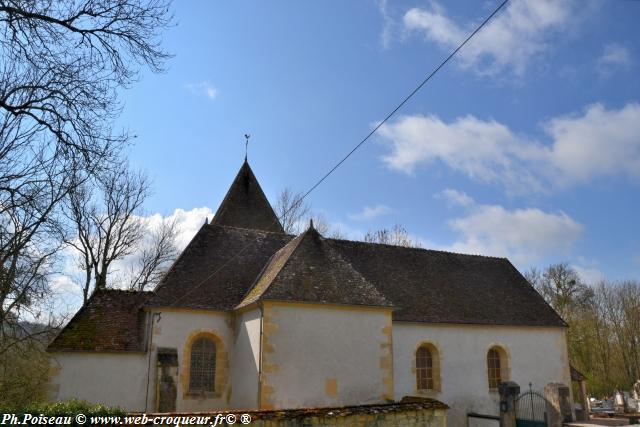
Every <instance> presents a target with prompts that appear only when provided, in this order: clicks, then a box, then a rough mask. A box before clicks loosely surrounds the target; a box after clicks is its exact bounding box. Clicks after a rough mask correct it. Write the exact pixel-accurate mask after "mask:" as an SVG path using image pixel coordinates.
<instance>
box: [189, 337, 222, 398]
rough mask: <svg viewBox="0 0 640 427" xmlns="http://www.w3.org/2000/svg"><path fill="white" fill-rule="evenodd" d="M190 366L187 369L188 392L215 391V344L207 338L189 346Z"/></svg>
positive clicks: (202, 338)
mask: <svg viewBox="0 0 640 427" xmlns="http://www.w3.org/2000/svg"><path fill="white" fill-rule="evenodd" d="M190 362H191V365H190V369H189V392H191V393H203V392H213V391H215V383H216V343H215V342H214V341H213V339H211V338H208V337H201V338H198V339H196V340H195V341H194V342H193V344H191V361H190Z"/></svg>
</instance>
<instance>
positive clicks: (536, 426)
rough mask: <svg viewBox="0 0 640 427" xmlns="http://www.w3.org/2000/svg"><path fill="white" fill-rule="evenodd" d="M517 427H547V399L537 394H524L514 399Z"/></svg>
mask: <svg viewBox="0 0 640 427" xmlns="http://www.w3.org/2000/svg"><path fill="white" fill-rule="evenodd" d="M516 426H517V427H547V399H545V398H544V396H543V395H542V394H540V393H538V392H535V391H533V390H531V384H529V391H527V392H524V393H522V394H520V396H518V398H517V399H516Z"/></svg>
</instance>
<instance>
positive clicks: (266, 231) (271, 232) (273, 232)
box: [206, 222, 295, 236]
mask: <svg viewBox="0 0 640 427" xmlns="http://www.w3.org/2000/svg"><path fill="white" fill-rule="evenodd" d="M206 226H207V227H222V228H231V229H235V230H247V231H251V232H252V233H262V234H277V235H278V236H282V235H285V236H295V234H289V233H283V232H280V231H269V230H262V229H258V228H246V227H237V226H235V225H223V224H214V223H213V222H210V223H209V224H207V225H206Z"/></svg>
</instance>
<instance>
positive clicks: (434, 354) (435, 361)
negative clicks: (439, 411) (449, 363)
mask: <svg viewBox="0 0 640 427" xmlns="http://www.w3.org/2000/svg"><path fill="white" fill-rule="evenodd" d="M421 347H426V348H427V349H428V350H429V351H430V352H431V359H432V372H433V389H428V390H425V389H419V388H418V369H417V366H416V361H417V360H416V359H417V357H416V356H417V354H418V349H420V348H421ZM441 362H442V354H441V352H440V350H439V349H438V345H437V344H436V343H435V342H433V341H421V342H419V343H418V345H416V347H415V349H414V350H413V357H412V361H411V365H412V366H411V373H412V374H413V377H414V386H415V393H416V394H418V395H421V396H432V395H436V394H438V393H440V392H441V391H442V381H441V375H440V366H441V364H442V363H441Z"/></svg>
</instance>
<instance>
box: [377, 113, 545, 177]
mask: <svg viewBox="0 0 640 427" xmlns="http://www.w3.org/2000/svg"><path fill="white" fill-rule="evenodd" d="M379 132H380V135H381V136H382V137H383V138H384V139H386V140H387V141H388V142H389V144H390V146H391V152H390V153H389V154H387V155H385V156H384V157H383V160H384V161H385V163H386V164H387V166H389V167H390V168H392V169H395V170H399V171H402V172H405V173H409V174H410V173H412V172H413V171H414V170H415V168H416V167H417V166H418V165H420V164H428V163H431V162H434V161H441V162H443V163H445V164H446V165H447V166H449V167H450V168H452V169H453V170H456V171H458V172H461V173H463V174H465V175H467V176H468V177H470V178H472V179H475V180H478V181H483V182H502V183H508V185H509V186H510V187H513V188H515V187H523V188H527V189H528V188H532V187H534V188H538V187H540V183H539V182H538V181H537V180H536V179H535V178H534V177H533V176H532V174H531V173H529V172H527V169H526V167H524V164H525V163H526V162H528V161H529V160H533V159H535V158H536V157H537V156H539V155H540V149H539V147H538V146H537V144H530V143H529V141H526V140H524V139H523V138H521V137H519V136H517V135H515V134H514V133H512V132H511V130H510V129H509V128H508V127H507V126H505V125H503V124H501V123H498V122H496V121H494V120H487V121H484V120H481V119H478V118H476V117H474V116H471V115H469V116H465V117H461V118H458V119H456V120H455V121H453V122H451V123H445V122H444V121H442V120H440V119H439V118H438V117H436V116H422V115H414V116H402V117H400V118H399V119H397V120H396V121H395V122H392V123H387V124H385V125H383V126H382V127H381V128H380V131H379Z"/></svg>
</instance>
